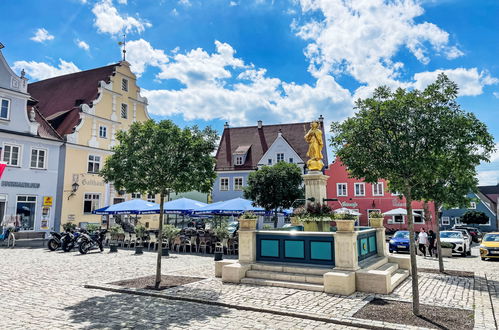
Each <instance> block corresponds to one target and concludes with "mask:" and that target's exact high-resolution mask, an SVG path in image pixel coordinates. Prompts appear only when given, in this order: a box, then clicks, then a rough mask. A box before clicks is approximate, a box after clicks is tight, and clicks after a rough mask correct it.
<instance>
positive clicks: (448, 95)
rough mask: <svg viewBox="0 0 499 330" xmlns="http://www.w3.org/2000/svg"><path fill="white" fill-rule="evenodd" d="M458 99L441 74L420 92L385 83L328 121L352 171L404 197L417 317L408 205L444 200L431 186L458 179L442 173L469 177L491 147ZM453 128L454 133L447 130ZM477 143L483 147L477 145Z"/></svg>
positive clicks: (339, 152)
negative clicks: (350, 112) (345, 115)
mask: <svg viewBox="0 0 499 330" xmlns="http://www.w3.org/2000/svg"><path fill="white" fill-rule="evenodd" d="M456 98H457V86H456V84H455V83H453V82H452V81H450V80H449V79H448V78H447V77H446V76H445V75H444V74H441V75H439V76H438V78H437V80H436V81H435V82H434V83H433V84H431V85H429V86H428V87H427V88H425V90H423V91H419V90H412V91H406V90H403V89H400V88H399V89H397V90H396V91H394V92H392V91H391V90H390V89H389V88H388V87H379V88H377V89H376V90H375V91H374V94H373V97H371V98H367V99H364V100H358V101H357V102H356V109H357V113H356V114H355V115H354V116H353V117H351V118H349V119H347V120H345V121H344V122H343V123H341V124H339V123H333V125H332V132H333V137H332V146H333V147H334V148H335V149H336V152H337V155H338V156H339V157H340V159H341V161H342V162H343V163H344V164H345V165H346V166H347V167H348V170H349V173H350V175H351V176H352V177H355V178H358V179H361V178H364V180H365V181H367V182H370V183H375V182H377V181H378V180H379V179H380V178H383V179H386V180H388V182H389V183H388V185H389V189H390V190H391V191H398V192H400V193H401V194H402V195H403V196H404V197H405V199H406V208H407V219H408V227H409V232H410V235H409V237H410V238H409V244H410V254H411V256H410V258H411V273H412V293H413V294H412V296H413V313H414V314H415V315H419V314H420V312H419V289H418V276H417V263H416V249H415V236H414V219H413V215H412V206H411V203H412V201H414V200H436V201H437V202H438V201H441V202H446V201H447V199H445V200H442V199H440V198H441V196H440V194H441V193H438V194H437V193H433V192H432V191H430V189H429V187H431V186H432V185H436V184H440V183H442V181H443V183H448V184H452V183H454V182H456V180H449V178H452V176H451V175H448V174H446V171H451V170H452V171H451V173H454V175H457V174H456V172H455V171H457V173H460V175H461V174H463V175H467V174H469V173H471V172H470V171H471V170H470V169H469V166H472V165H473V166H476V165H478V164H479V163H480V161H487V160H488V157H489V155H490V153H491V152H492V151H493V150H494V143H493V139H492V136H491V135H490V134H489V133H488V132H487V129H486V127H485V125H484V124H482V123H481V122H480V121H478V120H477V119H476V118H475V116H474V115H473V114H470V113H465V112H464V111H462V110H461V109H460V107H459V105H458V104H457V102H456ZM452 130H455V132H452V133H450V131H452ZM449 139H457V140H458V141H449ZM461 140H462V141H461ZM473 140H474V141H473ZM478 146H481V147H482V149H476V147H478ZM456 148H457V149H459V150H455V149H456ZM461 148H464V150H461ZM459 155H460V156H463V157H467V158H466V161H463V162H462V163H460V162H459V161H458V159H456V157H458V156H459ZM452 160H455V161H457V164H458V165H455V166H456V168H457V169H456V170H454V169H452V168H450V167H449V166H451V162H452ZM465 169H467V171H468V172H466V171H465ZM457 182H458V183H460V184H461V183H463V180H459V181H457ZM449 189H452V187H450V188H449ZM437 197H438V198H437ZM437 221H438V219H437Z"/></svg>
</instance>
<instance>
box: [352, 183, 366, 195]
mask: <svg viewBox="0 0 499 330" xmlns="http://www.w3.org/2000/svg"><path fill="white" fill-rule="evenodd" d="M354 188H355V191H354V194H355V196H365V195H366V189H365V188H366V184H365V183H356V184H354Z"/></svg>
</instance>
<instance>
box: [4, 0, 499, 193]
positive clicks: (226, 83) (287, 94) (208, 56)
mask: <svg viewBox="0 0 499 330" xmlns="http://www.w3.org/2000/svg"><path fill="white" fill-rule="evenodd" d="M0 12H2V13H8V15H4V16H3V17H2V20H0V31H2V33H1V34H0V42H1V43H3V44H4V45H5V49H3V54H4V56H5V57H6V59H7V61H8V63H9V64H10V65H11V66H12V67H13V69H14V70H15V71H16V72H18V73H19V72H20V71H21V70H22V69H24V70H25V71H26V73H27V76H28V78H29V79H30V81H32V82H33V81H37V80H41V79H46V78H50V77H53V76H57V75H61V74H66V73H71V72H76V71H79V70H87V69H92V68H96V67H100V66H105V65H108V64H110V63H115V62H118V61H120V60H121V56H122V53H121V48H120V46H119V45H118V42H119V41H122V40H123V34H126V51H127V52H126V60H127V61H128V62H130V63H131V64H132V71H134V73H135V74H136V75H137V76H138V84H139V86H140V87H141V90H142V95H143V96H146V97H147V98H148V101H149V106H148V110H149V112H150V114H151V116H152V117H153V118H154V119H157V120H161V119H172V120H173V121H175V122H176V123H177V124H178V125H180V126H190V125H194V124H196V125H199V126H201V127H204V126H206V125H211V126H212V127H214V128H215V129H217V130H218V131H219V132H221V131H222V129H223V124H224V123H225V122H228V123H229V125H231V126H233V127H234V126H241V125H256V122H257V120H262V121H263V123H264V125H265V124H275V123H286V122H299V121H309V120H313V119H317V118H318V117H319V116H320V115H323V116H324V117H325V120H326V123H328V124H329V123H330V122H332V121H341V120H344V119H345V118H347V117H348V116H351V115H352V114H353V113H354V109H353V103H354V101H355V100H357V99H358V98H365V97H369V96H370V95H371V93H372V91H373V90H374V89H375V88H376V87H377V86H379V85H387V86H389V87H391V88H397V87H403V88H409V89H411V88H419V89H422V88H424V87H425V86H427V85H428V84H429V83H431V82H432V81H433V80H434V79H435V78H436V76H437V75H438V73H440V72H445V73H446V74H447V75H448V76H449V77H450V78H451V79H452V80H454V81H455V82H456V83H457V84H458V85H459V87H460V92H459V99H458V101H459V103H460V104H461V106H462V108H463V109H465V110H466V111H471V112H474V113H475V114H476V116H477V117H478V118H479V119H480V120H482V121H483V122H485V123H486V124H487V126H488V128H489V131H490V132H491V134H493V135H494V138H495V140H496V142H498V143H497V144H496V145H497V146H498V147H499V116H498V115H499V61H498V60H497V58H498V57H499V36H498V32H499V20H498V19H497V17H498V16H499V1H497V0H481V1H469V0H417V1H416V0H398V1H395V0H393V1H388V0H385V1H383V0H352V1H348V0H44V1H39V0H2V1H0ZM478 170H479V180H480V183H481V184H482V185H484V184H485V185H489V184H490V185H492V184H496V183H498V180H499V152H497V153H495V154H493V155H492V157H491V162H490V163H486V164H482V165H480V166H479V168H478Z"/></svg>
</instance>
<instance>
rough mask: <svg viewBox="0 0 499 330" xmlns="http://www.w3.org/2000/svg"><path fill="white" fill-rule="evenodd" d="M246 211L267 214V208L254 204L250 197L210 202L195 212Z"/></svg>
mask: <svg viewBox="0 0 499 330" xmlns="http://www.w3.org/2000/svg"><path fill="white" fill-rule="evenodd" d="M244 212H254V213H258V214H262V213H263V214H265V209H263V208H261V207H257V206H253V202H252V201H250V200H248V199H244V198H234V199H230V200H228V201H225V202H217V203H213V204H208V205H207V206H205V207H203V208H200V209H197V210H195V211H194V213H202V214H213V215H239V214H241V213H244Z"/></svg>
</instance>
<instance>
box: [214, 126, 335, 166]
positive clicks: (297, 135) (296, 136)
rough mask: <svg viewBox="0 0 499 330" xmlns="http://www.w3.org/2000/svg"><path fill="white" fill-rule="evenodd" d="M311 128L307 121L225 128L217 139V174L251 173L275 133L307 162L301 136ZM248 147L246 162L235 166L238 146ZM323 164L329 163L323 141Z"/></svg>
mask: <svg viewBox="0 0 499 330" xmlns="http://www.w3.org/2000/svg"><path fill="white" fill-rule="evenodd" d="M309 129H310V122H305V123H293V124H277V125H262V126H261V127H258V126H247V127H234V128H229V127H226V128H225V129H224V131H223V134H222V139H221V140H220V145H219V147H218V150H217V155H216V161H217V163H216V167H215V170H217V171H233V170H253V169H256V168H257V165H258V161H259V160H260V159H261V158H262V156H263V155H264V154H265V152H267V150H268V149H269V147H270V146H271V145H272V143H274V141H275V140H276V139H277V136H278V133H279V132H281V133H282V136H283V137H284V138H285V139H286V141H287V142H288V143H289V145H290V146H291V147H292V148H293V149H294V150H295V151H296V153H297V154H298V155H299V156H300V158H301V159H303V160H305V161H306V160H308V157H307V151H308V144H307V143H306V142H305V140H304V138H303V137H304V135H305V134H306V133H307V131H308V130H309ZM321 130H322V132H323V139H324V140H325V134H324V125H323V124H321ZM243 146H251V148H249V150H248V154H247V156H246V161H245V163H244V164H243V165H240V166H234V164H233V155H234V153H235V151H236V150H237V148H238V147H243ZM322 154H323V156H324V159H323V160H322V161H323V162H324V164H328V160H327V151H326V141H324V149H323V150H322Z"/></svg>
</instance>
